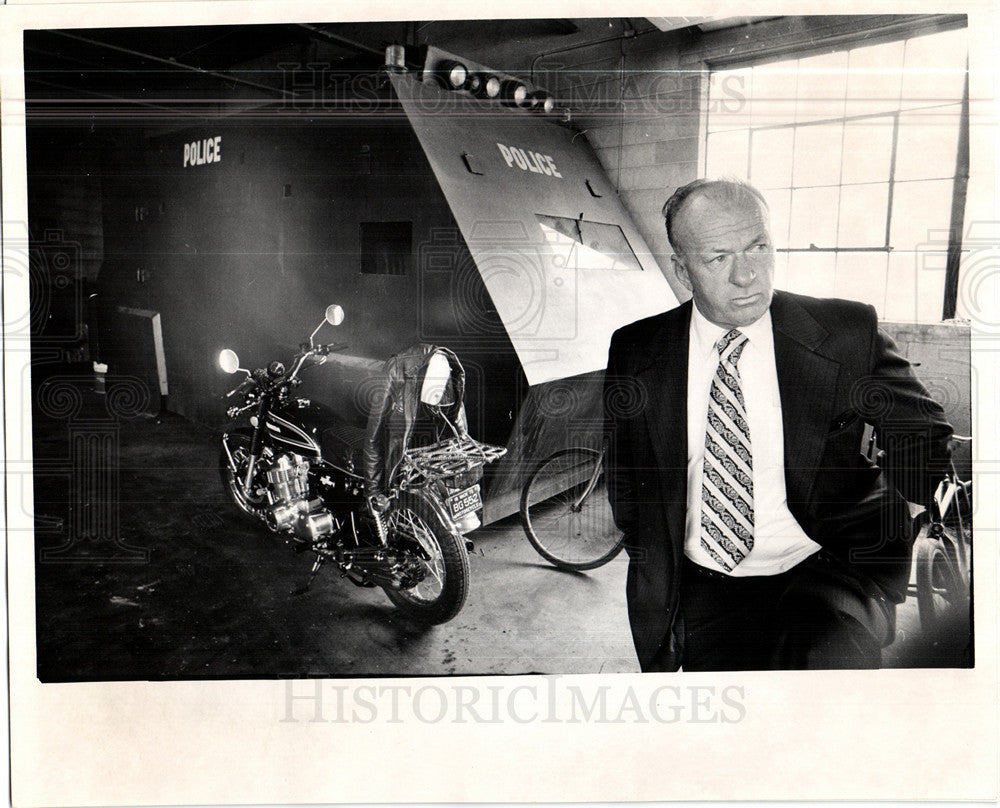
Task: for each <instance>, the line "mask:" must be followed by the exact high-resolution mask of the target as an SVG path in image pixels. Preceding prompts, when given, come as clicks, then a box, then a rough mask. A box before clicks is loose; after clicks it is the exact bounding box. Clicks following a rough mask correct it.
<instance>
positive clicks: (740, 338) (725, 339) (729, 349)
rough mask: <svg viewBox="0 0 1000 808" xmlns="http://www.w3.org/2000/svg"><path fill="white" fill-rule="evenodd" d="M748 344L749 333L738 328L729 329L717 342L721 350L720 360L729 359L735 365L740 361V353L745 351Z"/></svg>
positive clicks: (719, 350) (717, 348) (718, 348)
mask: <svg viewBox="0 0 1000 808" xmlns="http://www.w3.org/2000/svg"><path fill="white" fill-rule="evenodd" d="M746 344H747V335H746V334H744V333H743V332H742V331H740V330H739V329H738V328H734V329H732V330H730V331H727V332H726V333H725V334H724V335H723V336H722V337H721V338H720V339H719V341H718V342H717V343H716V344H715V347H716V350H718V352H719V361H721V362H726V361H728V362H731V363H732V364H734V365H735V364H736V363H737V362H739V361H740V354H742V353H743V348H744V346H746Z"/></svg>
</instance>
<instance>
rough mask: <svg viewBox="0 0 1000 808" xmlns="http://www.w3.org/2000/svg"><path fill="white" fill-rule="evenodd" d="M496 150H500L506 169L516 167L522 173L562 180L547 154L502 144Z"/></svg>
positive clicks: (498, 144)
mask: <svg viewBox="0 0 1000 808" xmlns="http://www.w3.org/2000/svg"><path fill="white" fill-rule="evenodd" d="M497 148H498V149H500V154H501V156H502V157H503V159H504V161H505V162H506V163H507V167H508V168H513V167H514V166H517V167H518V168H519V169H521V170H522V171H530V172H532V173H533V174H545V175H546V176H548V177H559V179H562V174H560V173H559V169H557V168H556V164H555V163H554V162H553V161H552V158H551V157H549V156H548V155H547V154H539V153H538V152H536V151H531V150H530V149H520V148H518V147H517V146H504V145H503V143H497Z"/></svg>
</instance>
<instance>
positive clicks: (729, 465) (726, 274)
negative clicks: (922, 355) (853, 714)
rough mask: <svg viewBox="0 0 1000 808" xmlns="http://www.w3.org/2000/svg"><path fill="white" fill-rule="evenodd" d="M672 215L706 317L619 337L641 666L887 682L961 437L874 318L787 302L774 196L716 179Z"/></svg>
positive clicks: (623, 513)
mask: <svg viewBox="0 0 1000 808" xmlns="http://www.w3.org/2000/svg"><path fill="white" fill-rule="evenodd" d="M663 213H664V217H665V220H666V227H667V237H668V239H669V241H670V245H671V247H672V248H673V250H674V255H673V257H672V268H673V271H674V273H675V274H676V276H677V278H678V280H679V281H680V282H681V284H683V286H684V287H685V288H687V289H688V290H690V291H691V294H692V300H690V301H688V302H686V303H684V304H682V305H681V306H679V307H677V308H675V309H672V310H671V311H668V312H665V313H663V314H659V315H656V316H654V317H651V318H648V319H645V320H641V321H639V322H637V323H633V324H631V325H629V326H626V327H624V328H622V329H620V330H619V331H617V332H616V333H615V335H614V337H613V338H612V341H611V348H610V354H609V359H608V371H607V377H606V386H607V390H606V393H607V395H606V397H605V400H606V402H607V406H606V415H607V419H608V424H609V431H610V432H611V435H612V447H611V452H610V454H609V469H608V476H609V491H610V496H611V503H612V507H613V509H614V513H615V520H616V521H617V522H618V525H619V527H620V528H621V529H622V530H623V531H624V533H625V546H626V549H627V551H628V553H629V571H628V583H627V600H628V608H629V619H630V623H631V627H632V635H633V640H634V642H635V648H636V653H637V655H638V658H639V663H640V666H641V667H642V669H643V670H645V671H662V670H677V669H678V668H679V667H683V669H684V670H755V669H768V668H781V669H788V668H874V667H878V666H879V665H880V663H881V648H882V647H883V646H885V645H887V644H888V643H889V642H891V641H892V639H893V636H894V634H895V604H897V603H900V602H902V600H903V599H904V598H905V593H906V584H907V579H908V576H909V569H910V552H911V547H912V541H913V537H912V536H911V520H910V516H909V509H908V506H907V500H910V501H914V502H927V501H928V500H929V497H930V492H931V490H932V487H933V486H932V481H933V480H934V479H935V478H937V477H939V476H940V474H941V473H943V471H944V469H945V467H946V465H947V461H948V457H949V451H948V440H949V438H950V436H951V427H950V426H949V424H948V422H947V420H946V419H945V416H944V413H943V411H942V409H941V407H940V406H939V405H938V404H937V403H936V402H934V400H933V399H932V398H931V397H930V395H929V394H928V392H927V390H926V389H925V388H924V387H923V385H921V383H920V382H919V381H918V380H917V378H916V377H915V375H914V374H913V370H912V368H911V367H910V365H909V363H908V362H907V361H906V360H905V359H903V358H902V357H901V356H900V355H899V354H898V353H897V352H896V349H895V346H894V345H893V343H892V341H891V340H890V339H889V338H888V337H887V336H886V335H884V334H883V333H882V332H881V331H879V329H878V324H877V319H876V314H875V310H874V309H873V308H872V307H871V306H867V305H863V304H861V303H855V302H850V301H845V300H834V299H824V300H820V299H816V298H810V297H804V296H801V295H794V294H790V293H787V292H781V291H774V289H773V277H774V246H773V243H772V240H771V236H770V232H769V223H768V209H767V204H766V202H765V201H764V198H763V197H762V195H761V194H760V193H759V192H758V191H757V190H756V189H754V188H753V187H751V186H749V185H747V184H744V183H740V182H731V181H707V180H699V181H696V182H693V183H691V184H689V185H686V186H684V187H682V188H679V189H678V190H677V191H676V192H675V193H674V194H673V196H671V197H670V199H669V200H668V201H667V203H666V205H665V206H664V209H663ZM793 271H794V264H793ZM616 388H627V391H628V395H624V396H623V395H620V392H621V390H618V389H616ZM623 400H628V401H632V402H638V404H636V406H633V407H623V406H621V402H622V401H623ZM866 425H871V426H873V427H874V428H875V430H876V434H877V436H878V443H879V445H880V447H881V449H882V450H883V451H882V454H881V456H880V460H879V463H878V464H877V465H876V463H875V462H873V461H872V460H870V459H869V457H868V456H867V455H866V454H865V453H864V452H863V451H862V450H863V448H864V447H863V446H862V442H863V438H864V436H865V435H866V434H867V433H866Z"/></svg>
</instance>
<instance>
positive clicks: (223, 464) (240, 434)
mask: <svg viewBox="0 0 1000 808" xmlns="http://www.w3.org/2000/svg"><path fill="white" fill-rule="evenodd" d="M252 439H253V432H251V431H250V430H249V429H237V430H234V431H233V432H230V433H229V434H228V442H229V450H230V451H231V452H232V453H233V456H234V457H235V459H236V461H237V466H238V468H237V472H240V471H243V470H245V469H246V461H247V459H248V457H249V452H250V442H251V440H252ZM263 473H264V468H263V467H262V466H258V467H257V473H256V475H255V476H256V477H257V478H258V479H259V478H261V476H262V475H263ZM219 476H220V477H221V478H222V487H223V489H224V490H225V492H226V495H227V498H228V499H229V501H230V502H231V503H232V504H233V505H235V506H236V508H237V509H238V510H239V511H240V513H242V514H243V516H244V517H245V518H246V519H248V520H250V521H253V522H256V523H259V522H262V521H263V520H264V506H265V505H266V504H267V500H266V498H265V497H264V496H263V495H262V496H260V497H256V498H255V497H248V496H246V495H245V494H244V493H243V492H242V491H241V490H240V486H239V484H238V483H237V480H236V476H235V475H234V474H233V470H232V469H231V468H230V467H229V456H228V455H227V454H226V448H225V447H222V450H221V451H220V452H219ZM261 487H262V486H261Z"/></svg>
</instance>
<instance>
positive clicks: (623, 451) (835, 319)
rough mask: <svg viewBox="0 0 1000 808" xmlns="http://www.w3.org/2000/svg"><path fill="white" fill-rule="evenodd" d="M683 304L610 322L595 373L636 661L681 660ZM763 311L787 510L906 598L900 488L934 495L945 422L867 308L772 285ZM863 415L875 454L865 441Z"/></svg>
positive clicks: (666, 663) (895, 596)
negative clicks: (599, 377)
mask: <svg viewBox="0 0 1000 808" xmlns="http://www.w3.org/2000/svg"><path fill="white" fill-rule="evenodd" d="M691 308H692V304H691V302H690V301H688V302H687V303H685V304H683V305H681V306H679V307H677V308H675V309H672V310H671V311H668V312H665V313H663V314H659V315H656V316H653V317H650V318H647V319H645V320H640V321H639V322H636V323H632V324H631V325H628V326H625V327H624V328H621V329H619V330H618V331H617V332H615V334H614V336H613V337H612V340H611V347H610V351H609V357H608V369H607V373H606V376H605V416H606V419H607V424H608V428H609V432H610V435H611V442H610V449H609V455H608V456H609V461H608V490H609V496H610V499H611V505H612V508H613V510H614V515H615V521H616V522H617V523H618V526H619V527H620V528H621V529H622V531H623V532H624V534H625V548H626V550H627V552H628V554H629V569H628V581H627V585H626V597H627V602H628V609H629V622H630V624H631V628H632V636H633V640H634V642H635V647H636V653H637V655H638V657H639V663H640V665H641V667H642V669H643V670H676V669H677V668H678V667H679V666H680V664H681V661H682V660H681V654H682V650H683V649H682V647H681V645H682V643H681V639H682V638H683V631H682V630H681V627H680V626H679V625H678V620H677V610H678V599H679V592H680V587H679V576H680V573H681V569H682V564H681V562H682V560H683V556H684V529H685V515H686V509H687V362H688V342H689V325H690V320H691ZM771 320H772V326H773V330H774V354H775V364H776V367H777V373H778V388H779V391H780V395H781V409H782V424H783V427H784V446H785V450H784V454H785V486H786V491H787V498H788V508H789V510H790V511H791V513H792V515H793V516H794V517H795V518H796V520H797V521H798V523H799V524H800V525H801V526H802V528H803V530H804V531H805V533H806V534H807V535H808V536H809V537H810V538H811V539H813V540H814V541H816V542H817V543H819V544H820V545H821V546H823V547H825V548H827V549H828V550H829V551H830V552H832V553H834V554H835V555H837V556H838V557H839V558H841V559H842V560H844V561H846V562H847V563H849V564H851V565H852V566H853V567H854V569H855V570H856V571H857V572H859V573H860V574H861V575H862V576H864V578H865V579H866V580H868V581H870V582H872V583H874V584H875V585H877V587H878V590H877V591H879V593H880V594H882V593H884V595H885V597H887V598H888V599H890V600H892V601H894V602H897V603H899V602H902V601H903V599H904V598H905V593H906V583H907V579H908V576H909V570H910V553H911V547H912V541H913V537H912V536H911V520H910V517H909V509H908V506H907V500H909V501H913V502H919V503H926V502H928V501H929V500H930V496H931V495H932V493H933V489H934V485H935V483H936V481H937V480H938V479H940V476H941V475H942V474H943V473H944V471H945V469H946V467H947V463H948V458H949V451H948V441H949V438H950V437H951V427H950V426H949V424H948V422H947V419H946V418H945V416H944V412H943V410H942V409H941V407H940V406H939V405H938V404H937V403H936V402H935V401H934V400H933V399H932V398H931V397H930V395H929V394H928V392H927V390H926V389H925V388H924V387H923V385H922V384H921V383H920V382H919V381H918V380H917V378H916V376H915V375H914V374H913V370H912V368H911V366H910V364H909V363H908V362H907V361H906V360H905V359H904V358H903V357H901V356H900V355H899V354H898V352H897V351H896V347H895V345H894V344H893V342H892V340H891V339H889V337H887V336H886V335H885V334H883V333H882V332H881V331H879V329H878V321H877V316H876V313H875V310H874V308H872V307H871V306H866V305H864V304H860V303H855V302H851V301H845V300H832V299H830V300H820V299H816V298H810V297H804V296H801V295H793V294H790V293H787V292H780V291H776V292H775V293H774V298H773V300H772V303H771ZM866 424H871V425H872V426H874V427H875V429H876V432H877V435H878V441H879V446H880V447H881V448H882V449H883V451H884V456H883V459H882V460H881V461H880V463H881V465H878V464H876V463H875V462H874V461H873V460H871V459H869V458H868V457H867V456H866V454H865V453H863V451H862V439H863V436H864V434H865V427H866ZM759 439H762V438H758V437H757V436H754V440H755V441H756V440H759Z"/></svg>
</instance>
